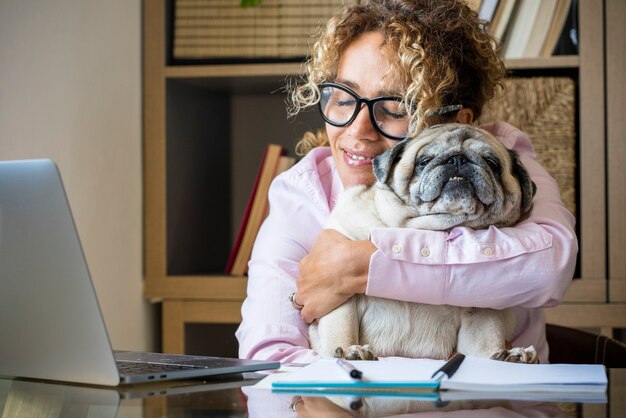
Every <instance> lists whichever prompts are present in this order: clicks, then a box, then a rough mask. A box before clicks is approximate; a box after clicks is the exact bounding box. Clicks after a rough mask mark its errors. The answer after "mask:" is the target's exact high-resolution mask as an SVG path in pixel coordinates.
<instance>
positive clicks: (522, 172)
mask: <svg viewBox="0 0 626 418" xmlns="http://www.w3.org/2000/svg"><path fill="white" fill-rule="evenodd" d="M509 154H510V155H511V173H512V174H513V176H514V177H516V178H517V179H518V181H519V184H520V187H521V189H522V210H523V211H524V212H528V211H529V210H530V208H531V206H532V204H533V197H534V196H535V193H536V192H537V186H536V185H535V182H533V181H532V180H531V178H530V175H528V171H527V170H526V167H524V164H522V161H521V160H520V158H519V155H518V154H517V152H516V151H514V150H509Z"/></svg>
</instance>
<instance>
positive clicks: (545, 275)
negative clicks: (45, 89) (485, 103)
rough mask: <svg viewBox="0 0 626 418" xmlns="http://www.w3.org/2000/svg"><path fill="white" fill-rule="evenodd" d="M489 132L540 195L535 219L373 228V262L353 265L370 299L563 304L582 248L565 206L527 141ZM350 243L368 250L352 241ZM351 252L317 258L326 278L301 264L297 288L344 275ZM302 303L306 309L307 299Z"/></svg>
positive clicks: (510, 132)
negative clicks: (483, 225) (507, 224)
mask: <svg viewBox="0 0 626 418" xmlns="http://www.w3.org/2000/svg"><path fill="white" fill-rule="evenodd" d="M484 128H486V129H487V130H489V131H491V132H492V133H493V134H494V135H496V136H497V137H498V138H500V139H501V140H502V142H503V143H504V144H505V145H506V146H507V147H509V148H512V149H515V150H516V151H518V153H519V154H520V158H521V160H522V162H523V163H524V165H525V166H526V168H527V169H528V171H529V173H530V175H531V177H532V179H533V181H534V182H535V183H536V185H537V194H536V196H535V198H534V201H533V202H534V203H533V209H532V211H531V213H530V216H529V218H528V219H526V220H525V221H523V222H522V223H520V224H518V225H517V226H515V227H512V228H495V227H491V228H489V229H485V230H476V231H474V230H471V229H469V228H454V229H453V230H452V231H450V232H449V233H446V232H441V231H424V230H414V229H406V228H376V229H373V230H372V233H371V236H370V241H371V243H372V244H373V245H374V246H375V247H376V248H375V249H374V250H375V251H374V252H373V254H372V255H371V257H369V258H367V255H366V252H363V253H361V256H360V257H359V258H352V259H351V263H353V264H354V265H355V266H358V267H355V268H354V269H353V271H361V270H362V269H363V268H367V269H368V280H367V285H366V288H365V293H366V294H368V295H371V296H378V297H385V298H391V299H397V300H405V301H411V302H419V303H429V304H451V305H457V306H475V307H489V308H496V309H500V308H505V307H511V306H524V307H548V306H555V305H556V304H558V303H559V302H560V301H561V299H562V298H563V295H564V293H565V290H566V289H567V286H568V285H569V283H570V281H571V279H572V276H573V272H574V268H575V264H576V254H577V251H578V244H577V239H576V235H575V232H574V218H573V216H572V215H571V214H570V213H569V211H568V210H567V209H566V208H565V207H564V206H563V203H562V201H561V198H560V194H559V189H558V186H557V184H556V182H555V181H554V179H552V177H550V175H549V174H548V173H547V172H546V170H545V169H544V168H543V167H542V166H541V165H540V164H539V163H538V162H537V161H536V159H535V155H534V150H533V149H532V145H531V143H530V141H529V140H528V138H527V137H526V136H524V135H523V134H522V133H521V132H520V131H519V130H517V129H515V128H513V127H512V126H510V125H508V124H504V123H498V124H494V125H489V126H486V127H484ZM327 239H328V237H327V236H321V237H320V239H318V241H317V242H316V247H315V248H314V249H313V250H312V251H311V254H315V253H316V252H317V251H318V246H320V248H321V246H322V244H323V242H320V241H326V240H327ZM335 239H336V238H335ZM336 245H337V244H336ZM344 245H347V246H350V245H353V246H355V247H356V246H359V245H361V246H363V245H365V244H364V243H363V242H353V243H352V244H350V243H348V242H346V243H344ZM425 249H427V251H426V250H425ZM350 254H359V253H358V252H355V251H352V252H350V251H346V252H345V253H344V254H343V257H344V258H343V260H342V255H341V254H339V253H337V254H334V255H333V257H332V258H331V257H328V256H326V257H324V255H323V254H321V253H319V254H317V255H316V257H317V258H318V259H319V260H326V261H325V263H324V267H323V269H324V271H326V274H320V271H319V270H320V268H319V267H318V270H317V271H315V270H313V269H312V268H311V267H309V266H307V265H306V264H305V263H302V264H301V270H300V277H299V279H298V288H299V289H300V287H301V283H304V282H307V283H308V282H315V281H317V282H320V281H326V282H329V283H330V282H331V281H332V273H331V272H334V271H337V270H338V271H343V272H346V269H345V265H344V264H345V263H346V262H347V260H348V259H350V257H351V255H350ZM335 260H338V261H337V262H335ZM331 262H332V263H333V264H331ZM361 274H362V273H361ZM342 277H344V276H342ZM348 282H351V281H350V280H348ZM357 282H358V281H357V280H355V281H354V283H357ZM302 286H303V287H304V284H303V285H302ZM307 286H308V287H310V288H312V287H313V286H312V285H308V284H307ZM320 286H321V285H319V284H318V287H320ZM352 289H353V290H354V293H361V291H362V290H363V289H362V288H359V287H357V286H354V287H353V288H352ZM326 292H327V293H329V292H330V291H329V290H328V289H327V290H326ZM343 292H345V289H344V290H343ZM337 293H339V292H337ZM318 298H319V299H325V300H329V301H330V300H332V298H329V297H327V298H323V297H319V296H318ZM301 303H302V301H301ZM304 303H305V309H306V303H307V300H306V299H305V300H304ZM330 305H331V304H330V303H329V304H325V305H317V306H310V307H308V308H309V309H306V310H305V312H303V316H304V319H305V320H306V321H312V320H313V319H315V318H319V317H321V316H323V315H325V314H326V313H328V312H329V311H330V310H332V309H334V308H335V307H336V306H330Z"/></svg>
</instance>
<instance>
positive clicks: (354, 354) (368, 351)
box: [335, 344, 378, 360]
mask: <svg viewBox="0 0 626 418" xmlns="http://www.w3.org/2000/svg"><path fill="white" fill-rule="evenodd" d="M335 358H344V359H346V360H378V358H377V357H376V356H375V355H374V352H373V351H372V348H371V347H370V346H369V344H366V345H351V346H350V347H348V348H347V349H346V350H344V349H343V348H341V347H337V349H336V350H335Z"/></svg>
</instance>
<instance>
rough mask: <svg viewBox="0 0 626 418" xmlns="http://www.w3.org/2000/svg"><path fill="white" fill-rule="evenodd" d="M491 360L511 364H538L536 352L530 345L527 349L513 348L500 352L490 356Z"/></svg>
mask: <svg viewBox="0 0 626 418" xmlns="http://www.w3.org/2000/svg"><path fill="white" fill-rule="evenodd" d="M491 359H492V360H500V361H508V362H511V363H525V364H538V363H539V357H538V356H537V350H535V347H533V346H532V345H531V346H530V347H528V348H521V347H515V348H511V349H510V350H502V351H499V352H497V353H495V354H494V355H493V356H491Z"/></svg>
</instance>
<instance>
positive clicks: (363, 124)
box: [348, 103, 379, 140]
mask: <svg viewBox="0 0 626 418" xmlns="http://www.w3.org/2000/svg"><path fill="white" fill-rule="evenodd" d="M348 133H349V134H350V135H351V136H353V137H355V138H357V139H370V140H376V139H378V137H379V135H378V131H377V130H376V128H375V127H374V126H373V125H372V121H371V117H370V110H369V109H368V107H367V106H366V105H365V103H361V108H360V109H359V113H357V115H356V118H354V120H353V121H352V123H351V124H350V125H348Z"/></svg>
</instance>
